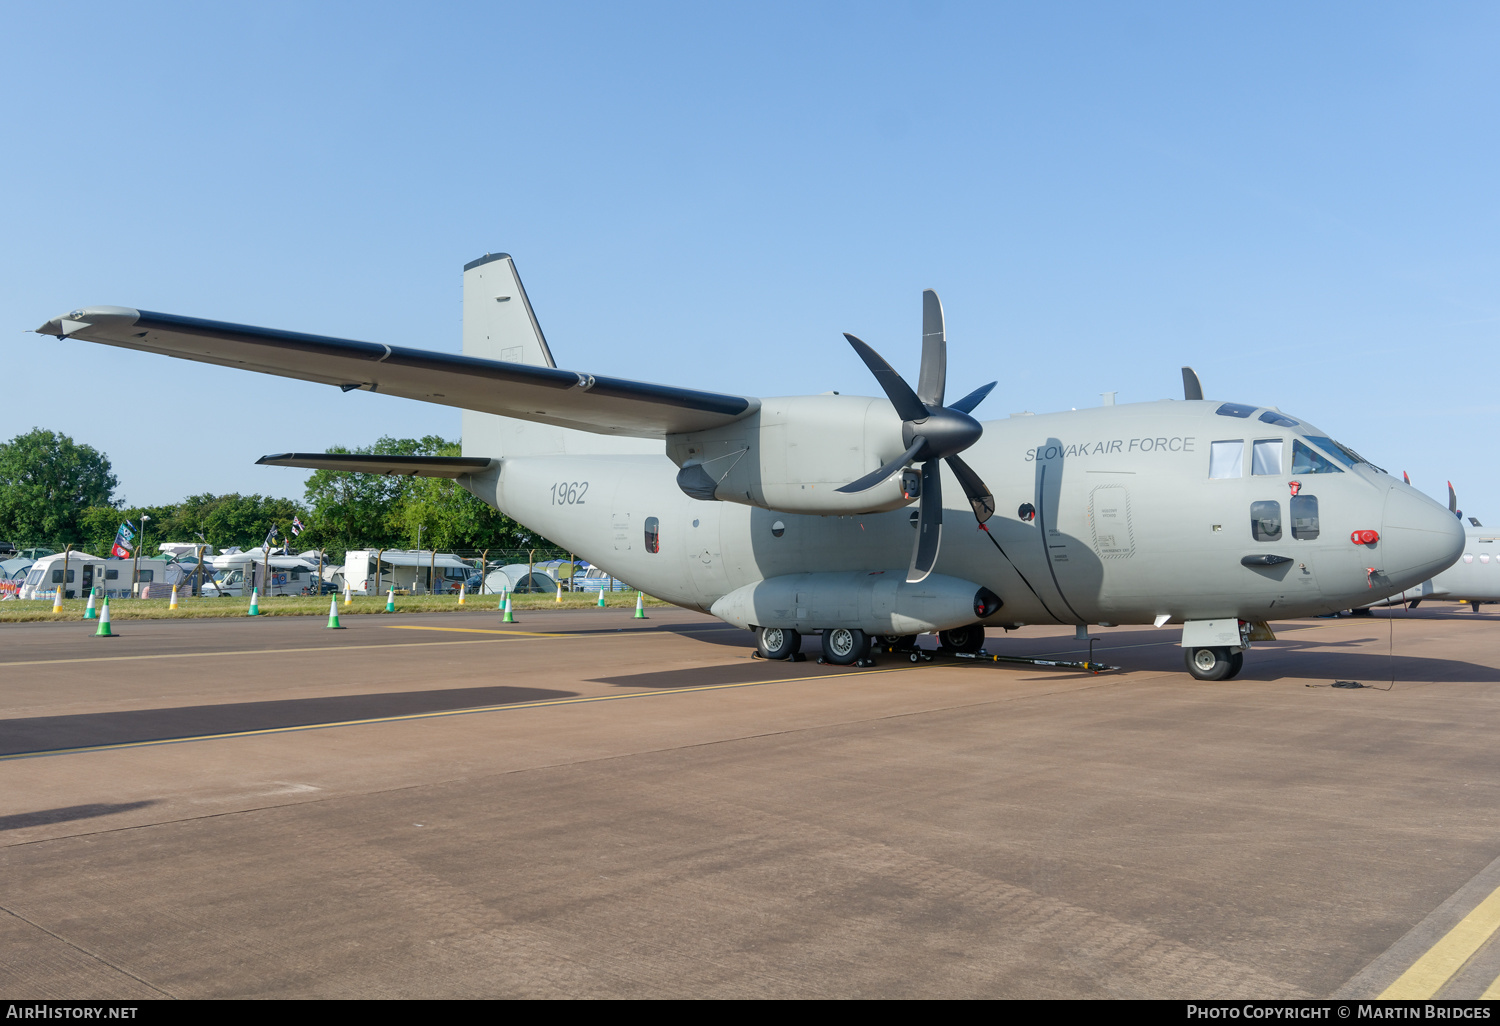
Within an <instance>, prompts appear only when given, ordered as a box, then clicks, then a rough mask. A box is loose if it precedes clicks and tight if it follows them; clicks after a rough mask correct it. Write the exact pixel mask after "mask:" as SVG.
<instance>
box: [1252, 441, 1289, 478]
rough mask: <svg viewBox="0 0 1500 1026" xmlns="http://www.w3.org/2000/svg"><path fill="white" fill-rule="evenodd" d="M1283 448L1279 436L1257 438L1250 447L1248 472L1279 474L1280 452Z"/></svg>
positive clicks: (1283, 445) (1283, 444)
mask: <svg viewBox="0 0 1500 1026" xmlns="http://www.w3.org/2000/svg"><path fill="white" fill-rule="evenodd" d="M1285 448H1286V445H1285V443H1284V442H1282V440H1281V439H1279V438H1257V439H1256V440H1255V444H1254V446H1253V447H1252V448H1251V456H1250V473H1252V474H1273V475H1274V474H1280V473H1281V453H1282V450H1283V449H1285Z"/></svg>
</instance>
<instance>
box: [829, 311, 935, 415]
mask: <svg viewBox="0 0 1500 1026" xmlns="http://www.w3.org/2000/svg"><path fill="white" fill-rule="evenodd" d="M844 337H845V338H847V339H848V340H849V344H850V345H851V346H853V347H854V351H855V352H856V353H858V354H859V358H860V359H861V360H863V361H865V366H866V367H868V368H870V373H871V374H874V375H875V380H876V381H878V382H880V387H881V388H883V389H884V390H885V394H886V398H888V399H890V401H891V405H892V406H894V407H896V415H897V416H898V417H900V418H901V419H902V420H926V419H927V407H926V406H924V405H922V400H920V399H918V398H917V393H915V392H913V391H912V390H911V386H910V385H908V384H907V383H906V382H905V381H904V380H902V378H901V375H899V374H897V373H896V370H895V368H893V367H892V366H891V365H890V364H888V363H886V362H885V358H884V357H882V356H881V355H880V354H879V353H877V352H876V351H875V350H873V349H871V348H870V347H869V346H867V345H865V343H863V342H861V341H860V340H859V339H857V338H855V337H854V336H853V335H851V334H849V333H848V332H847V331H846V332H844Z"/></svg>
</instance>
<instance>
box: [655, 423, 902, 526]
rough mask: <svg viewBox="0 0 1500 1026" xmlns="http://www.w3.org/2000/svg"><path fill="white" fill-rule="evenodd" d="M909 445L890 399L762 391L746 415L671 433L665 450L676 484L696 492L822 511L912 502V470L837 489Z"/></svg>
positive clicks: (764, 505) (699, 495) (870, 509)
mask: <svg viewBox="0 0 1500 1026" xmlns="http://www.w3.org/2000/svg"><path fill="white" fill-rule="evenodd" d="M905 451H906V443H905V442H903V441H902V439H901V418H900V417H899V416H898V415H897V414H896V411H895V409H894V408H893V407H892V406H891V404H890V401H889V400H887V399H871V398H868V397H866V396H842V395H804V396H791V397H788V398H783V399H765V400H762V402H761V408H760V409H759V410H758V411H757V412H755V413H754V414H752V415H750V416H749V417H746V418H745V419H743V420H738V421H735V422H734V423H732V424H726V425H724V426H723V427H719V428H714V429H712V430H709V431H694V432H690V433H685V434H679V435H668V436H667V455H668V456H669V457H670V458H671V460H672V462H674V463H676V464H677V465H678V466H679V467H681V468H682V469H681V470H680V471H679V472H678V474H677V484H678V486H679V487H681V488H682V490H683V491H684V492H686V493H687V494H688V495H690V496H692V497H693V498H695V499H704V500H709V499H718V500H720V501H723V502H738V503H741V504H742V505H746V506H760V507H761V508H763V509H774V510H778V511H780V512H783V513H814V514H820V515H824V516H827V515H849V514H854V513H875V512H883V511H885V510H891V509H897V508H899V507H901V506H905V505H907V504H908V503H910V502H912V501H913V499H914V498H915V497H916V496H915V489H916V488H917V487H919V484H918V483H919V481H920V477H919V475H918V474H917V473H916V472H915V471H912V472H910V473H909V474H907V475H906V480H905V482H903V475H902V474H900V473H898V474H896V475H894V476H892V477H891V478H889V479H888V480H886V481H885V482H883V483H881V484H879V485H877V486H876V487H874V488H870V489H868V490H866V491H863V492H857V493H852V494H851V493H848V492H840V491H839V490H838V489H839V488H842V487H843V486H844V485H846V484H848V483H849V482H851V481H855V480H858V479H859V478H861V477H863V476H865V475H866V474H868V473H869V472H870V471H872V470H874V469H876V468H877V467H880V466H882V465H883V464H885V463H886V462H887V461H889V460H893V459H895V458H896V457H897V456H900V455H901V454H902V453H903V452H905ZM908 488H909V489H911V490H912V492H913V494H911V495H910V496H909V495H907V494H906V489H908Z"/></svg>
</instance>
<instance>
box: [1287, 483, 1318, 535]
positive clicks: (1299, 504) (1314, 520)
mask: <svg viewBox="0 0 1500 1026" xmlns="http://www.w3.org/2000/svg"><path fill="white" fill-rule="evenodd" d="M1317 536H1318V497H1317V496H1316V495H1305V494H1304V495H1293V496H1292V537H1293V538H1300V539H1302V540H1303V541H1310V540H1311V539H1313V538H1316V537H1317Z"/></svg>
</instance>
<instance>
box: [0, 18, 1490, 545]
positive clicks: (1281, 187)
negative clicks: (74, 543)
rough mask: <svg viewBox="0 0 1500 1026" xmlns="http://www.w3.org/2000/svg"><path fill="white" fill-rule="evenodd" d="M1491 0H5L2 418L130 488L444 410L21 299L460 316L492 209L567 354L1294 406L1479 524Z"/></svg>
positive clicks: (239, 316) (252, 474)
mask: <svg viewBox="0 0 1500 1026" xmlns="http://www.w3.org/2000/svg"><path fill="white" fill-rule="evenodd" d="M1497 49H1500V7H1496V6H1494V5H1484V4H1464V3H1454V4H1444V5H1423V6H1417V5H1397V4H1371V3H1360V4H1353V3H1349V4H1335V3H1325V4H1318V5H1306V4H1259V5H1253V6H1252V5H1242V6H1240V7H1237V8H1236V7H1231V6H1229V5H1222V4H1213V5H1209V4H1187V3H1183V4H1150V3H1133V4H1129V5H1125V4H1104V3H1099V4H998V3H987V4H977V5H964V4H951V3H950V4H914V3H901V4H891V5H874V4H865V3H861V4H821V5H820V4H806V3H803V4H792V5H776V4H767V3H758V4H754V5H743V6H739V7H734V6H730V5H663V4H633V5H562V4H548V5H536V4H529V5H514V6H507V5H501V4H482V5H466V4H447V5H420V6H418V5H410V6H397V5H381V4H368V3H364V4H319V5H301V4H298V5H283V4H274V3H271V4H257V5H248V6H245V5H242V6H234V7H231V6H228V5H171V4H167V5H161V4H141V5H131V6H129V7H128V8H126V7H125V5H117V4H109V5H105V4H99V5H79V4H59V5H18V6H14V7H13V9H12V10H10V11H8V12H7V26H6V32H5V33H4V35H3V37H0V53H3V60H0V132H3V138H4V140H5V143H6V146H5V151H4V152H5V156H6V158H7V159H5V160H4V161H3V162H0V186H3V194H4V196H5V197H6V202H5V203H3V204H0V239H3V240H4V241H5V243H6V244H5V246H4V247H3V251H0V325H3V326H4V327H3V329H0V359H3V361H4V367H5V372H6V373H5V380H6V383H7V388H6V398H5V401H4V403H3V404H0V438H9V437H11V436H13V435H15V434H17V433H19V432H22V431H26V430H29V429H30V428H32V427H34V426H42V427H47V428H51V429H54V430H58V431H62V432H64V433H67V434H69V435H71V436H73V437H74V438H75V439H77V440H79V441H84V442H88V443H90V444H92V445H94V446H96V447H98V448H100V449H102V450H104V451H105V452H106V453H108V455H109V456H110V458H111V460H112V461H113V463H114V466H115V469H116V473H117V474H118V475H119V477H120V479H121V489H120V491H121V493H122V495H123V496H124V497H126V498H127V499H129V500H130V501H132V502H166V501H172V500H175V499H177V498H180V497H182V496H183V495H186V494H191V493H198V492H205V491H209V492H228V491H239V492H259V493H263V494H276V495H291V496H294V497H299V498H300V497H301V488H302V480H303V476H304V475H303V474H302V473H301V472H297V471H292V470H285V469H270V468H263V467H256V466H254V465H253V464H254V461H255V459H257V458H258V457H259V456H261V455H263V454H265V453H269V452H279V451H286V450H319V449H322V448H324V447H326V446H328V445H333V444H345V445H360V444H364V443H367V442H370V441H373V440H374V439H375V438H376V437H378V436H379V435H381V434H397V435H418V434H427V433H439V434H444V435H447V436H449V437H457V435H458V430H459V416H458V413H457V412H456V411H453V410H449V409H446V408H439V407H432V406H424V405H421V404H417V403H410V402H405V401H402V400H397V399H391V398H387V397H382V396H375V395H370V394H367V393H352V394H350V395H343V394H341V393H339V392H337V391H336V390H334V389H331V388H327V387H322V386H315V385H307V384H301V383H296V382H291V381H287V380H284V379H277V378H269V377H264V376H260V375H250V374H244V373H240V372H235V371H230V370H227V369H220V368H209V367H199V366H196V365H192V364H187V363H184V362H181V361H172V360H167V359H165V358H158V357H150V356H146V355H143V354H137V353H131V352H126V351H121V350H114V349H110V348H107V347H102V346H94V345H90V344H87V343H79V342H57V341H54V340H51V339H48V338H42V337H40V336H36V335H30V334H24V333H23V332H26V331H29V330H30V329H32V328H35V327H36V326H37V325H39V324H41V323H42V322H43V321H45V320H46V319H48V318H49V317H52V316H55V315H56V314H59V313H62V312H64V311H66V310H68V309H70V308H73V307H76V306H82V305H91V304H119V305H124V306H137V307H143V308H146V309H154V310H161V311H166V312H171V313H180V314H190V315H196V316H203V317H212V318H217V319H223V320H231V321H241V322H245V323H250V324H262V325H269V326H273V327H283V328H291V329H296V330H302V331H310V332H317V333H324V334H331V335H338V336H343V337H348V338H356V339H366V340H371V341H379V342H389V343H392V344H400V345H412V346H418V347H426V348H434V349H450V350H457V348H458V345H459V313H460V308H459V300H460V289H461V269H462V265H463V264H464V263H465V262H466V261H468V260H470V259H472V258H474V257H476V256H478V255H480V254H482V253H485V252H487V251H501V250H503V251H506V252H509V253H511V254H513V255H514V256H515V258H516V262H517V266H518V268H519V269H520V271H521V274H522V276H523V278H524V280H525V282H526V286H527V289H528V291H529V293H530V295H531V298H532V301H533V303H534V305H535V307H536V309H537V313H538V316H539V318H540V320H541V322H542V325H543V327H544V329H545V330H546V332H547V335H548V339H549V341H550V342H551V344H552V348H553V352H554V354H555V355H556V357H557V359H558V362H559V363H560V364H561V365H562V366H564V367H572V368H577V369H581V370H586V371H589V372H592V373H603V374H618V375H623V376H630V377H640V378H645V379H648V380H656V381H664V382H668V383H672V384H680V385H688V386H694V387H700V388H706V389H712V390H718V391H725V392H734V393H742V394H751V395H778V394H789V393H805V392H822V391H826V390H829V389H837V390H840V391H843V392H846V393H848V392H862V393H866V394H869V393H871V392H872V390H873V389H874V383H873V381H872V380H871V379H870V377H869V375H868V372H867V371H866V370H865V369H864V367H863V365H862V364H860V363H859V361H858V360H857V359H856V358H855V357H854V355H853V353H852V352H851V351H850V349H849V348H848V346H847V344H846V343H845V342H844V341H843V339H842V338H841V336H840V333H841V332H843V331H852V332H854V333H856V334H859V335H860V336H861V337H863V338H865V339H866V340H867V341H869V342H870V343H871V344H873V345H874V346H876V348H877V349H879V350H881V352H883V353H884V354H885V355H886V357H887V358H888V359H890V360H891V361H892V362H893V363H894V364H896V366H897V367H898V368H899V369H903V370H905V371H906V372H908V373H909V374H910V375H911V376H912V378H913V379H914V378H915V366H916V360H917V351H918V345H919V328H920V309H921V304H920V293H921V290H922V289H923V288H924V287H934V288H936V289H938V291H939V292H940V294H941V295H942V297H943V301H944V306H945V308H946V312H947V316H948V326H949V337H950V349H949V381H950V392H952V393H953V394H955V395H957V394H962V393H963V392H965V391H967V390H968V389H969V388H970V387H972V386H974V385H978V384H982V383H983V382H985V381H989V380H991V379H994V378H999V379H1000V385H999V387H998V388H997V389H996V391H995V393H994V394H993V395H992V396H991V398H990V399H988V400H986V402H985V404H984V405H983V406H981V407H980V410H979V413H980V415H981V416H984V417H999V416H1004V415H1005V414H1007V413H1009V412H1012V411H1017V410H1022V409H1026V410H1034V411H1039V412H1040V411H1049V410H1058V409H1068V408H1070V407H1084V406H1091V405H1096V404H1098V402H1099V401H1100V399H1099V393H1101V392H1104V391H1118V392H1119V399H1120V401H1121V402H1130V401H1143V400H1152V399H1158V398H1163V397H1169V396H1180V394H1181V392H1180V388H1181V385H1180V378H1179V374H1178V367H1179V366H1181V365H1182V364H1184V363H1187V364H1191V365H1193V366H1195V367H1196V368H1197V369H1198V372H1199V374H1200V375H1201V377H1202V378H1203V381H1204V384H1205V388H1206V391H1207V394H1208V395H1209V396H1210V397H1213V398H1224V399H1233V400H1238V401H1243V402H1254V403H1263V404H1275V405H1278V406H1280V407H1281V408H1282V409H1283V410H1286V411H1287V412H1290V413H1294V414H1297V415H1299V416H1303V417H1306V418H1308V419H1310V420H1312V421H1313V422H1314V423H1316V424H1318V425H1319V426H1320V427H1322V428H1324V429H1325V430H1327V431H1328V432H1330V433H1331V434H1333V435H1334V436H1335V437H1337V438H1339V439H1340V440H1342V441H1344V442H1346V443H1347V444H1349V445H1351V446H1353V447H1354V448H1356V449H1358V450H1359V451H1361V452H1362V453H1364V454H1365V455H1367V456H1368V457H1369V458H1371V459H1372V460H1374V461H1375V462H1376V463H1379V464H1381V465H1383V466H1385V467H1387V468H1388V469H1390V470H1392V471H1393V472H1396V473H1399V472H1400V471H1401V470H1403V469H1404V470H1407V471H1409V472H1410V473H1411V475H1412V477H1413V480H1414V482H1415V483H1416V484H1417V485H1418V486H1419V487H1421V488H1423V489H1425V490H1426V491H1428V492H1429V493H1431V494H1433V495H1438V496H1441V495H1443V493H1444V484H1443V482H1444V481H1446V480H1449V479H1452V480H1453V481H1454V483H1455V485H1456V486H1457V488H1458V489H1459V496H1460V500H1461V505H1463V506H1464V508H1465V509H1466V510H1467V511H1468V512H1471V513H1475V514H1477V515H1478V516H1480V518H1481V519H1487V520H1489V521H1496V522H1500V481H1497V480H1496V461H1495V459H1494V451H1495V437H1496V430H1495V429H1496V427H1497V421H1500V375H1497V373H1496V371H1497V363H1500V346H1497V345H1496V343H1495V337H1496V334H1497V328H1500V279H1497V274H1496V271H1497V263H1500V256H1497V241H1500V231H1497V229H1500V224H1497V221H1500V216H1497V215H1500V209H1497V203H1496V182H1497V181H1500V173H1497V172H1500V166H1497V164H1500V159H1497V158H1500V134H1497V133H1496V131H1495V128H1494V126H1495V125H1496V124H1497V118H1496V114H1497V111H1496V107H1497V105H1500V88H1497V86H1500V62H1497V61H1495V59H1494V54H1495V52H1497Z"/></svg>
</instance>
